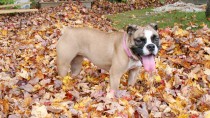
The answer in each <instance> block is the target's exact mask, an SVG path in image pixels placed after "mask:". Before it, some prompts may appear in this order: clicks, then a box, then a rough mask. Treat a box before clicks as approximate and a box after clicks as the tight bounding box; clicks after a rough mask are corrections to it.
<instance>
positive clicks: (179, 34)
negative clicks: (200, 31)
mask: <svg viewBox="0 0 210 118" xmlns="http://www.w3.org/2000/svg"><path fill="white" fill-rule="evenodd" d="M174 34H175V35H176V36H181V37H183V36H187V35H188V34H189V32H188V31H186V30H183V29H180V28H179V29H178V30H177V31H175V33H174Z"/></svg>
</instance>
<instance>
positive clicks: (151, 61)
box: [142, 55, 155, 72]
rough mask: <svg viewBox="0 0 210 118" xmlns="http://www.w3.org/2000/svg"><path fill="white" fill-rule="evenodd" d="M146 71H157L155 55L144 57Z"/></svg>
mask: <svg viewBox="0 0 210 118" xmlns="http://www.w3.org/2000/svg"><path fill="white" fill-rule="evenodd" d="M142 62H143V66H144V69H145V70H146V71H148V72H152V71H154V70H155V57H154V56H153V55H148V56H142Z"/></svg>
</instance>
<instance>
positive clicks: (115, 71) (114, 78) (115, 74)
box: [110, 66, 125, 91]
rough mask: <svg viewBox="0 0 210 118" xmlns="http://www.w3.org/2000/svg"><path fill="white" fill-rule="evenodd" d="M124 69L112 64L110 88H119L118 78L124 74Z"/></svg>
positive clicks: (114, 89) (112, 89)
mask: <svg viewBox="0 0 210 118" xmlns="http://www.w3.org/2000/svg"><path fill="white" fill-rule="evenodd" d="M124 72H125V71H124V70H123V69H122V68H120V67H116V66H112V67H111V69H110V90H111V91H116V90H118V89H119V85H120V78H121V77H122V75H123V74H124Z"/></svg>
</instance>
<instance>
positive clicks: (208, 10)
mask: <svg viewBox="0 0 210 118" xmlns="http://www.w3.org/2000/svg"><path fill="white" fill-rule="evenodd" d="M206 18H210V0H207V7H206Z"/></svg>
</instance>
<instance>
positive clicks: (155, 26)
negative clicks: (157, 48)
mask: <svg viewBox="0 0 210 118" xmlns="http://www.w3.org/2000/svg"><path fill="white" fill-rule="evenodd" d="M149 25H150V26H151V27H152V28H153V29H154V30H158V25H157V24H156V23H150V24H149Z"/></svg>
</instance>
